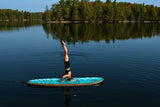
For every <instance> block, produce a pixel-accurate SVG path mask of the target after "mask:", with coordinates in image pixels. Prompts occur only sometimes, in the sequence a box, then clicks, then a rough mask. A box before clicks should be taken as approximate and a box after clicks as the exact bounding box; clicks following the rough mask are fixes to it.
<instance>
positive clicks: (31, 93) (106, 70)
mask: <svg viewBox="0 0 160 107" xmlns="http://www.w3.org/2000/svg"><path fill="white" fill-rule="evenodd" d="M146 32H147V31H146ZM153 32H159V31H157V30H156V31H153ZM82 35H83V34H82ZM62 36H63V35H62ZM60 41H61V40H60V38H59V39H58V38H56V39H53V37H52V35H51V34H48V36H47V34H46V32H45V31H44V28H43V26H41V25H39V26H31V27H27V28H25V27H20V28H19V29H18V30H13V31H8V30H6V31H2V32H0V95H1V97H0V107H11V106H15V107H44V106H45V107H64V106H67V105H69V106H70V107H107V106H108V107H135V106H136V107H142V106H144V107H151V106H152V107H159V106H160V102H159V99H160V54H159V53H160V47H159V46H160V34H159V33H156V34H154V36H152V37H143V36H142V37H141V38H135V39H133V38H129V39H125V40H121V39H116V40H115V42H110V43H106V41H105V40H104V39H101V40H99V41H95V40H93V39H91V40H87V42H83V43H82V42H81V41H77V42H75V44H72V43H70V42H68V43H66V45H67V47H68V50H69V57H70V61H71V70H72V74H73V76H74V77H103V78H104V79H105V81H104V83H103V84H100V85H96V86H90V87H79V88H78V87H75V88H68V89H61V88H42V87H30V86H27V85H26V84H25V82H27V81H28V80H30V79H38V78H58V77H61V75H62V73H63V72H64V62H63V60H64V51H63V47H62V45H61V43H60Z"/></svg>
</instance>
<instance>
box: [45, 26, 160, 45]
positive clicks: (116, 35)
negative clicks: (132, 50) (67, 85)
mask: <svg viewBox="0 0 160 107" xmlns="http://www.w3.org/2000/svg"><path fill="white" fill-rule="evenodd" d="M43 28H44V31H45V32H46V34H47V38H49V35H51V36H52V38H53V39H60V40H61V39H63V40H67V41H68V42H71V43H73V44H75V43H76V42H82V43H83V42H88V41H89V40H94V41H100V40H105V41H106V42H107V43H109V42H110V41H113V42H115V40H127V39H138V38H143V37H149V38H151V37H152V36H155V35H160V30H159V29H160V25H159V24H44V25H43Z"/></svg>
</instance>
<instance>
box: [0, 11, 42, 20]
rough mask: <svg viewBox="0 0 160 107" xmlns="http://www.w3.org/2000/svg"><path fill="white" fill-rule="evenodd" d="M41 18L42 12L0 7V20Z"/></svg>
mask: <svg viewBox="0 0 160 107" xmlns="http://www.w3.org/2000/svg"><path fill="white" fill-rule="evenodd" d="M23 19H30V20H33V19H42V13H40V12H39V13H31V12H27V11H18V10H12V9H0V20H10V21H12V20H23Z"/></svg>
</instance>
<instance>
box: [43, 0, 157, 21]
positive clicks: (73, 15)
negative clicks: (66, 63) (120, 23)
mask: <svg viewBox="0 0 160 107" xmlns="http://www.w3.org/2000/svg"><path fill="white" fill-rule="evenodd" d="M43 20H45V21H68V20H71V21H77V20H79V21H99V20H101V21H105V20H135V21H145V20H147V21H153V20H154V21H155V20H160V7H156V6H154V5H145V4H144V3H143V4H136V3H134V4H131V3H128V2H116V0H114V1H111V0H106V2H102V1H100V0H95V1H94V2H91V1H89V0H60V1H59V2H58V3H55V4H52V6H51V8H50V9H48V6H47V7H46V10H45V12H44V14H43Z"/></svg>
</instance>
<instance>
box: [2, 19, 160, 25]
mask: <svg viewBox="0 0 160 107" xmlns="http://www.w3.org/2000/svg"><path fill="white" fill-rule="evenodd" d="M5 21H6V22H12V21H13V22H16V21H17V22H20V21H24V22H25V21H42V22H43V23H44V24H89V23H157V24H160V21H157V20H156V21H129V20H124V21H118V20H116V21H43V20H41V19H23V20H18V19H13V20H9V19H7V20H0V22H5Z"/></svg>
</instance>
